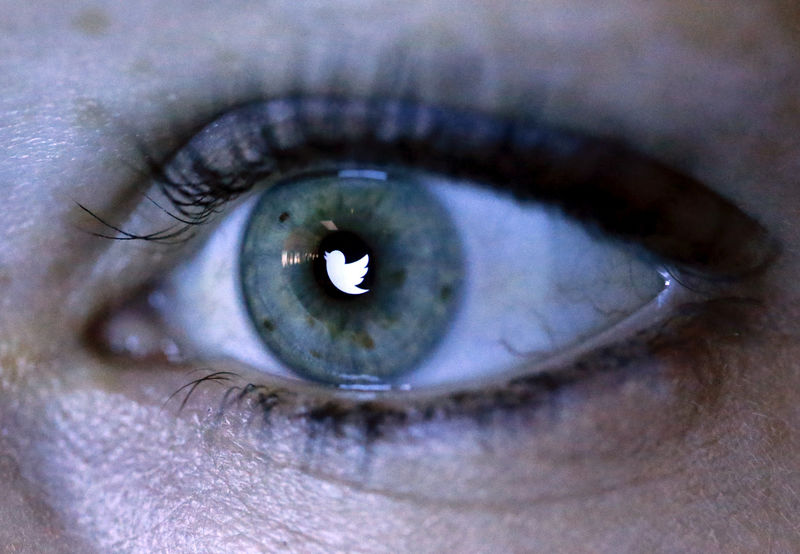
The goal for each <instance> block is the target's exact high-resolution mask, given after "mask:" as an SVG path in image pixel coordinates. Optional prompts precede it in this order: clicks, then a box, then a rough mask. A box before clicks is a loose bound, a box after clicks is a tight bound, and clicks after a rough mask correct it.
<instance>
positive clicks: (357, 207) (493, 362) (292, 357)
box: [109, 168, 668, 389]
mask: <svg viewBox="0 0 800 554" xmlns="http://www.w3.org/2000/svg"><path fill="white" fill-rule="evenodd" d="M667 285H668V283H666V282H665V277H664V275H663V274H662V273H661V272H660V271H659V270H658V268H657V267H654V266H653V265H652V264H649V263H647V262H646V261H643V260H642V259H641V258H639V257H638V256H637V255H636V254H635V253H633V251H632V250H629V249H626V248H624V247H620V246H617V245H615V244H614V243H612V242H610V241H606V240H603V239H598V238H596V237H594V236H592V235H591V234H590V233H588V232H587V231H586V230H585V229H584V227H583V226H582V225H580V224H578V223H576V222H574V221H572V220H570V219H568V218H566V217H565V216H564V215H562V214H561V213H560V212H558V211H556V210H553V209H550V208H547V207H545V206H543V205H540V204H537V203H534V202H522V201H518V200H514V199H512V198H511V196H510V195H505V194H502V193H499V192H497V191H494V190H492V189H489V188H485V187H481V186H479V185H478V184H476V183H464V182H459V183H456V182H453V180H451V179H449V178H447V177H437V176H431V175H429V174H423V173H418V172H415V171H408V172H397V171H391V170H387V171H384V170H380V169H377V170H376V169H374V168H367V169H347V170H331V171H329V172H314V173H307V174H302V173H301V174H299V175H297V176H295V177H292V178H291V179H286V180H284V181H278V182H277V183H276V184H273V185H272V186H270V187H269V188H267V189H266V190H263V191H261V192H258V193H257V194H254V195H253V196H252V197H250V198H248V199H246V201H245V202H243V203H242V204H241V205H240V206H238V207H237V208H236V209H235V210H234V211H232V212H231V213H230V214H228V215H226V217H225V218H224V220H222V221H221V222H220V223H219V225H218V226H217V227H216V228H215V229H214V230H213V231H212V232H211V235H210V237H209V238H208V239H207V241H206V243H205V244H204V245H203V247H202V248H201V249H200V250H198V251H197V253H196V254H194V255H193V256H192V257H191V258H190V259H187V260H185V261H184V262H183V263H182V264H180V265H179V266H177V267H176V268H175V269H173V270H172V271H171V272H170V273H169V274H168V275H166V276H165V277H164V278H163V279H162V280H161V281H160V283H159V284H158V286H157V287H155V288H154V289H153V290H152V291H151V292H150V294H149V297H148V306H149V308H152V309H153V310H155V311H156V312H157V313H158V315H159V319H160V322H161V325H162V326H163V327H162V328H163V329H166V330H167V331H166V332H167V333H168V335H169V336H170V337H171V340H174V344H176V345H180V350H181V351H182V352H185V353H187V355H188V356H189V357H190V358H194V357H196V358H198V359H200V360H214V359H222V358H227V359H233V360H236V361H237V362H240V363H242V364H245V365H247V366H249V367H252V368H253V369H254V370H255V371H260V372H263V373H264V374H265V376H267V375H273V376H276V377H281V378H284V377H290V378H294V379H297V380H308V381H313V382H319V383H324V384H328V385H333V386H337V387H340V388H355V389H393V388H421V387H431V386H438V385H446V386H457V385H459V384H463V383H466V382H468V381H475V380H487V379H492V378H497V377H500V376H507V375H509V374H512V373H515V372H516V373H519V372H522V371H525V372H531V371H536V367H537V365H538V364H540V363H541V362H542V361H544V360H547V359H549V358H550V357H551V356H553V355H556V354H560V353H564V352H569V351H570V349H572V348H573V347H575V346H576V345H580V344H581V343H582V342H585V341H586V340H587V339H588V338H590V337H594V336H597V335H598V334H599V333H602V332H603V331H606V330H608V329H609V328H612V327H614V326H615V325H616V324H618V323H620V322H622V321H623V320H626V319H628V318H629V317H630V316H631V315H632V314H635V313H637V312H640V311H641V309H642V308H643V307H644V306H646V305H651V304H652V302H651V301H653V300H654V299H655V298H656V297H659V295H660V294H661V293H662V292H663V291H665V290H666V287H667ZM123 316H124V314H123V312H120V313H117V314H112V316H111V317H110V318H109V328H111V329H114V328H115V327H114V326H115V325H116V328H118V329H119V330H118V331H116V332H114V333H111V334H110V335H109V336H111V335H113V336H115V337H116V339H115V340H116V342H117V343H119V344H121V345H123V346H124V345H125V343H126V340H128V341H129V342H131V343H132V344H136V342H137V341H136V340H134V339H132V338H130V337H129V338H128V339H126V331H125V329H128V332H129V333H135V332H138V333H140V334H143V335H146V334H147V333H144V332H142V331H141V326H140V327H136V326H130V325H128V327H126V326H125V324H124V318H123ZM137 329H138V330H137ZM139 342H141V341H139Z"/></svg>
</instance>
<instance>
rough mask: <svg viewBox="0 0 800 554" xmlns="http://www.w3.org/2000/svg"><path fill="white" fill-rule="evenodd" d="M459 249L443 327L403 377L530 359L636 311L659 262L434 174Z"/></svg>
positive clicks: (476, 372)
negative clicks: (456, 287)
mask: <svg viewBox="0 0 800 554" xmlns="http://www.w3.org/2000/svg"><path fill="white" fill-rule="evenodd" d="M430 186H431V190H432V191H433V192H434V194H435V195H436V196H437V197H438V198H439V200H440V201H441V202H442V203H443V204H444V205H445V206H446V207H447V209H448V210H449V211H450V214H451V217H452V219H453V222H454V223H455V225H456V227H457V229H458V232H459V234H460V235H461V240H462V241H463V245H464V254H465V258H466V264H465V266H466V282H465V286H464V290H463V297H462V300H461V306H460V309H459V312H458V314H457V316H456V319H455V321H454V322H453V326H452V329H451V330H450V332H449V333H447V335H445V338H444V341H443V342H442V344H441V345H440V346H439V348H438V349H437V350H436V352H434V353H433V354H432V355H431V356H430V357H429V358H428V360H427V361H426V362H425V363H424V365H423V366H421V367H420V368H419V369H418V370H417V371H415V372H414V373H413V374H410V375H408V376H406V378H405V379H404V381H405V382H407V383H409V384H411V385H412V386H417V387H418V386H420V385H434V384H440V383H447V382H452V381H454V380H456V379H464V380H467V379H479V378H482V377H484V376H490V375H494V374H497V373H500V372H505V371H508V370H510V369H513V368H514V367H518V366H520V365H523V364H525V365H531V364H532V363H533V362H535V361H537V360H539V361H542V360H546V359H547V358H548V356H550V355H552V354H554V353H556V352H559V351H563V350H564V349H566V348H568V347H570V346H573V345H575V344H577V343H579V342H580V341H582V340H584V339H586V338H588V337H591V336H593V335H595V334H597V333H599V332H601V331H604V330H605V329H607V328H609V327H611V326H613V325H614V324H616V323H618V322H620V321H621V320H623V319H625V318H626V317H627V316H629V315H631V314H633V313H635V312H636V311H637V310H638V309H639V308H641V307H643V306H644V305H646V304H648V303H649V302H650V301H652V300H653V299H654V298H655V297H656V296H658V294H659V293H660V292H661V291H662V290H664V287H665V282H664V278H663V277H662V275H661V274H660V273H659V271H658V269H657V268H656V267H654V266H653V265H651V264H648V263H646V262H645V261H643V260H641V259H640V258H639V257H637V256H636V255H635V254H634V253H633V252H632V251H631V249H628V248H625V247H624V246H620V245H618V244H615V243H613V242H611V241H609V240H604V239H603V238H600V237H594V236H592V235H590V234H589V232H587V230H586V228H585V227H584V226H583V225H581V224H580V223H578V222H576V221H573V220H572V219H570V218H568V217H566V216H564V215H563V214H561V213H560V212H558V211H557V210H555V209H552V208H549V207H546V206H543V205H541V204H537V203H533V202H520V201H517V200H515V199H513V198H512V197H511V196H509V195H506V194H502V193H498V192H495V191H492V190H490V189H487V188H482V187H477V186H474V185H472V186H470V185H468V184H467V185H465V184H458V183H453V182H451V181H447V180H443V179H437V180H431V181H430Z"/></svg>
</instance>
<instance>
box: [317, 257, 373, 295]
mask: <svg viewBox="0 0 800 554" xmlns="http://www.w3.org/2000/svg"><path fill="white" fill-rule="evenodd" d="M368 264H369V254H365V255H364V257H363V258H361V259H360V260H356V261H354V262H352V263H349V264H348V263H345V259H344V254H343V253H342V252H341V250H334V251H333V252H325V269H326V270H327V271H328V279H330V280H331V283H333V286H335V287H336V288H337V289H339V290H340V291H342V292H343V293H345V294H364V293H365V292H369V289H362V288H359V287H358V286H357V285H360V284H361V283H362V281H364V276H365V275H366V274H367V272H368V271H369V268H368V267H367V266H368Z"/></svg>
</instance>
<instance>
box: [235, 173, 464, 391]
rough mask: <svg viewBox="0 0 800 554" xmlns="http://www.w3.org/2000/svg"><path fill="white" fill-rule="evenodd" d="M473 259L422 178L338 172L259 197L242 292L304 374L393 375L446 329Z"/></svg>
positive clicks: (349, 381) (341, 377)
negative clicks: (468, 262) (465, 257)
mask: <svg viewBox="0 0 800 554" xmlns="http://www.w3.org/2000/svg"><path fill="white" fill-rule="evenodd" d="M463 270H464V261H463V254H462V247H461V242H460V239H459V236H458V233H457V232H456V230H455V227H454V225H453V223H452V222H451V220H450V217H449V215H448V213H447V210H446V209H445V208H444V207H443V206H442V205H441V204H440V203H439V201H438V200H437V199H436V198H435V197H434V196H433V195H432V194H430V193H429V192H428V190H427V189H426V187H425V186H424V185H423V184H421V183H420V182H418V180H417V179H416V178H415V176H414V175H413V174H408V173H396V174H394V173H384V172H380V171H374V170H364V171H354V170H346V171H332V172H329V173H321V174H320V173H315V174H309V175H306V176H300V177H295V178H292V179H290V180H286V181H284V182H281V183H278V184H276V185H274V186H273V187H271V188H269V189H268V190H267V191H266V192H264V193H263V195H262V196H261V198H260V199H259V200H258V201H257V203H256V205H255V207H254V209H253V211H252V213H251V215H250V218H249V221H248V222H247V227H246V230H245V233H244V237H243V241H242V249H241V256H240V271H241V282H242V295H243V297H244V302H245V304H246V305H247V307H248V310H249V313H250V315H251V317H252V319H253V324H254V326H255V327H256V329H257V330H258V333H259V335H260V336H261V338H262V339H263V340H264V342H265V343H266V345H267V346H268V347H269V348H270V349H271V350H272V351H273V352H274V353H275V354H276V355H277V356H278V357H279V358H280V359H281V360H282V361H283V362H284V363H285V364H286V365H287V366H289V367H290V368H292V370H293V371H295V372H296V373H298V374H299V375H301V376H303V377H306V378H311V379H315V380H318V381H323V382H327V383H331V384H335V385H340V386H349V385H372V384H381V383H389V382H391V381H392V380H393V379H395V378H396V377H397V376H399V375H402V374H403V373H405V372H406V371H408V370H411V369H413V368H414V367H415V366H416V365H417V364H418V363H419V362H420V361H421V360H422V359H423V358H424V357H425V356H426V355H427V354H428V353H429V352H430V351H431V350H432V348H433V347H434V346H435V345H436V343H437V342H438V341H439V339H440V338H441V337H442V336H443V335H444V333H445V332H446V331H447V329H448V324H449V322H450V321H451V320H452V318H453V312H454V310H455V309H456V308H457V306H458V299H459V293H460V289H461V285H462V281H463V274H464V271H463Z"/></svg>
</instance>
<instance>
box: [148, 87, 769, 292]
mask: <svg viewBox="0 0 800 554" xmlns="http://www.w3.org/2000/svg"><path fill="white" fill-rule="evenodd" d="M327 162H331V163H333V162H336V163H337V164H338V165H339V166H341V165H342V164H343V163H344V164H347V163H348V162H352V163H359V164H380V165H393V164H403V165H410V164H413V165H414V166H415V167H417V168H419V169H422V170H430V171H436V172H441V173H444V174H448V175H451V176H454V177H468V178H469V179H471V180H475V181H478V182H483V183H485V184H487V185H490V186H493V187H496V188H498V189H501V190H506V191H509V192H510V193H512V194H513V195H514V196H515V197H517V198H519V199H522V200H531V201H539V202H544V203H547V204H551V205H555V206H558V207H559V208H561V209H562V210H563V211H564V212H565V213H566V214H568V215H570V216H572V217H575V218H577V219H579V220H581V221H583V222H584V223H586V224H588V225H589V226H590V227H594V228H596V229H598V230H599V231H602V232H604V233H605V234H607V235H609V236H610V237H613V238H617V239H620V240H623V241H626V242H632V243H635V244H638V245H640V246H642V247H643V248H644V249H645V250H646V252H648V253H649V254H651V255H654V256H655V257H656V258H657V259H658V260H659V261H661V262H663V263H667V264H671V265H673V266H675V267H676V268H678V269H679V270H680V271H681V272H684V273H687V274H689V275H691V274H697V275H700V276H702V277H705V278H722V279H733V278H738V277H741V276H746V275H748V274H750V273H753V272H756V271H757V270H758V269H760V268H762V267H764V266H765V265H766V264H767V263H768V262H769V261H770V260H771V259H772V258H773V256H774V255H775V254H776V251H777V247H776V245H775V243H774V242H773V241H772V240H771V238H770V237H769V235H768V232H767V231H766V229H765V228H764V227H762V226H761V225H760V224H759V223H758V222H757V221H755V220H754V219H752V218H751V217H749V216H748V215H746V214H744V213H743V212H742V211H741V210H739V209H738V208H737V207H736V206H735V205H734V204H732V203H731V202H729V201H727V200H726V199H724V198H722V197H720V196H719V195H717V194H716V193H714V192H713V191H711V190H709V189H708V188H706V187H705V186H704V185H703V184H701V183H700V182H699V181H697V180H695V179H694V178H692V177H690V176H687V175H684V174H681V173H679V172H677V171H675V170H673V169H671V168H669V167H667V166H666V165H664V164H662V163H660V162H658V161H655V160H651V159H648V158H646V157H644V156H642V155H640V154H638V153H636V152H634V151H632V150H630V149H629V148H627V147H625V146H624V145H622V144H620V143H619V142H615V141H609V140H605V139H598V138H591V137H587V136H583V135H580V134H578V133H575V132H570V131H565V130H559V129H553V128H549V127H547V126H545V125H542V124H540V123H537V122H530V121H527V122H526V121H514V120H505V119H500V118H494V117H491V116H487V115H482V114H478V113H471V112H463V111H455V110H449V109H446V108H439V107H429V106H424V105H421V104H417V103H414V102H410V101H400V100H358V99H355V100H353V99H342V98H332V97H294V98H288V99H278V100H271V101H265V102H259V103H254V104H248V105H245V106H242V107H239V108H235V109H233V110H231V111H229V112H227V113H225V114H224V115H222V116H221V117H219V118H218V119H216V120H215V121H214V122H212V123H211V124H209V125H207V126H206V127H205V128H203V129H202V130H201V131H200V132H199V133H198V134H197V135H195V136H194V138H192V139H191V140H190V141H189V143H188V144H187V145H186V146H185V147H183V148H182V149H180V150H179V151H178V153H177V154H176V155H175V156H174V157H173V158H172V159H171V160H170V161H169V162H168V163H167V164H166V165H165V166H164V167H163V168H158V169H157V172H156V179H155V181H156V184H157V187H158V188H159V189H160V191H161V193H162V194H163V195H165V196H166V197H167V198H168V199H169V201H170V202H171V204H172V205H173V206H174V208H175V209H176V210H177V212H178V215H179V217H180V218H181V219H183V220H185V221H186V222H187V223H190V224H195V223H203V222H205V221H206V220H207V219H208V218H209V216H210V215H212V214H213V213H214V212H215V211H216V210H217V209H218V208H219V207H221V206H222V205H224V204H225V203H226V202H228V201H230V200H233V199H234V198H236V197H237V196H239V195H240V194H243V193H245V192H247V191H248V190H250V189H251V188H252V187H253V186H254V185H255V184H256V183H257V182H259V181H262V180H264V179H267V178H269V177H270V176H272V175H273V174H275V173H281V174H287V173H291V172H292V171H293V170H296V169H299V168H305V167H307V166H308V165H309V164H319V165H323V164H325V163H327Z"/></svg>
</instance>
